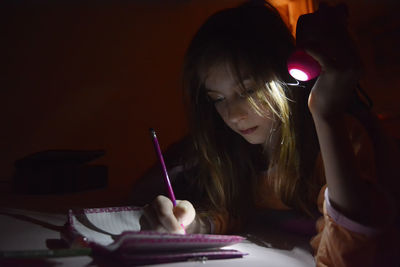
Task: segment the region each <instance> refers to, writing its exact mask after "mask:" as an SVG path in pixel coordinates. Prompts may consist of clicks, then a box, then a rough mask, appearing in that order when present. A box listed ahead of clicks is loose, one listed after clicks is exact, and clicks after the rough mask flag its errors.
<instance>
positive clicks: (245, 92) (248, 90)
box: [239, 88, 256, 98]
mask: <svg viewBox="0 0 400 267" xmlns="http://www.w3.org/2000/svg"><path fill="white" fill-rule="evenodd" d="M255 92H256V90H255V89H252V88H250V89H246V91H244V92H243V93H240V95H239V96H240V97H243V98H245V97H247V96H249V95H252V94H254V93H255Z"/></svg>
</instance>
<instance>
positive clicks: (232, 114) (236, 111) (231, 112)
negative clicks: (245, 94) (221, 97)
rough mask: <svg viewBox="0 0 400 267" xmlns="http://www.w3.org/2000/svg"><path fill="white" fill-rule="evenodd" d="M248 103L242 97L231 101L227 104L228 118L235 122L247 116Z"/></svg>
mask: <svg viewBox="0 0 400 267" xmlns="http://www.w3.org/2000/svg"><path fill="white" fill-rule="evenodd" d="M248 105H249V104H248V103H247V101H243V99H238V100H237V101H232V102H231V103H229V105H228V119H229V121H230V122H232V123H237V122H239V121H240V120H243V119H245V118H247V115H248V108H249V107H248Z"/></svg>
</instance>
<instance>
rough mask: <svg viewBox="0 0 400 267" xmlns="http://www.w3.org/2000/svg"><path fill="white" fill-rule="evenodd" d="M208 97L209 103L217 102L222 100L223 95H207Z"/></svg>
mask: <svg viewBox="0 0 400 267" xmlns="http://www.w3.org/2000/svg"><path fill="white" fill-rule="evenodd" d="M208 99H209V100H210V101H211V103H213V104H214V105H215V104H218V103H221V102H222V101H224V99H225V98H224V97H223V96H210V95H209V96H208Z"/></svg>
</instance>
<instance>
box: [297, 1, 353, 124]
mask: <svg viewBox="0 0 400 267" xmlns="http://www.w3.org/2000/svg"><path fill="white" fill-rule="evenodd" d="M346 18H347V9H346V7H345V6H343V5H339V6H335V7H328V6H326V5H323V4H321V5H320V8H319V9H318V10H317V11H316V12H315V13H312V14H306V15H303V16H301V17H300V18H299V22H298V24H297V27H298V29H297V46H298V47H302V48H303V49H305V50H306V52H307V53H309V54H310V55H311V56H312V57H313V58H314V59H316V60H317V61H318V62H319V64H320V65H321V74H320V76H319V77H318V79H317V81H316V82H315V84H314V86H313V88H312V90H311V93H310V95H309V99H308V106H309V109H310V111H311V113H312V114H313V116H319V117H324V118H329V117H332V116H335V115H337V114H338V113H344V112H345V111H346V109H347V108H348V106H349V104H350V101H351V100H352V97H354V94H355V88H356V86H357V83H358V81H359V77H360V60H359V57H358V55H357V52H356V49H355V45H354V43H353V40H352V39H351V38H350V34H349V33H348V30H347V23H346Z"/></svg>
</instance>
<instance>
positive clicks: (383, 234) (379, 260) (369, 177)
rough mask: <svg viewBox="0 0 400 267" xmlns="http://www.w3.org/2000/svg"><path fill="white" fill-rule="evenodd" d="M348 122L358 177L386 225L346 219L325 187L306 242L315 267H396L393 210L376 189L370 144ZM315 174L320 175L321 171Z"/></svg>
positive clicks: (399, 250)
mask: <svg viewBox="0 0 400 267" xmlns="http://www.w3.org/2000/svg"><path fill="white" fill-rule="evenodd" d="M350 123H351V124H350V125H349V129H350V138H351V140H352V142H353V148H354V152H355V156H356V164H357V165H358V168H359V170H360V173H361V176H362V178H363V179H364V180H365V181H366V182H367V183H368V184H370V185H371V188H372V189H373V190H371V191H372V193H371V198H373V199H374V203H375V207H373V210H374V215H375V216H377V217H379V218H380V219H382V221H386V222H387V223H386V224H382V225H381V224H380V226H379V227H378V226H376V227H374V226H370V225H364V224H362V223H359V222H357V221H354V220H353V219H351V218H348V217H346V216H345V215H344V214H342V213H341V212H340V211H338V210H337V209H335V208H334V207H333V206H332V205H331V202H330V200H329V189H328V188H327V186H326V185H325V186H324V187H322V189H321V191H320V194H319V197H318V208H319V210H320V212H321V214H322V216H321V217H320V218H319V219H318V221H317V224H316V229H317V235H316V236H315V237H313V238H312V240H311V242H310V244H311V246H312V248H313V250H314V257H315V261H316V266H318V267H319V266H399V262H400V260H399V259H398V255H399V253H400V246H399V241H400V235H399V231H398V229H396V227H395V225H394V223H393V221H394V220H393V219H391V217H393V214H394V212H393V210H394V207H393V206H391V201H390V199H388V197H387V195H385V194H384V193H383V191H381V190H379V186H378V181H377V179H376V175H375V165H374V158H373V148H372V143H371V142H370V140H369V137H368V135H367V133H366V132H365V130H363V128H362V126H361V125H359V124H358V122H354V121H353V122H351V121H350ZM319 167H321V165H319ZM316 172H319V173H321V170H316Z"/></svg>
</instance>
